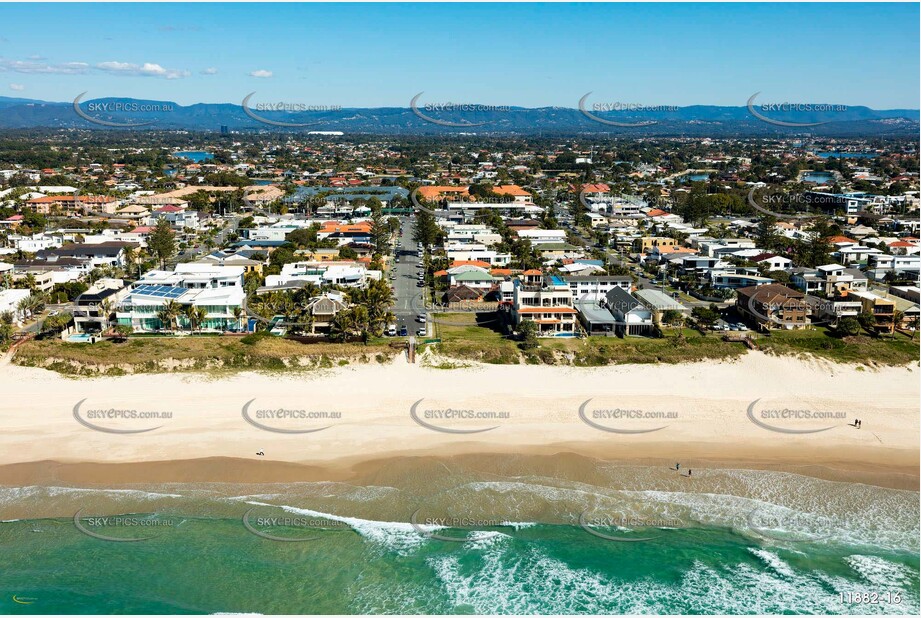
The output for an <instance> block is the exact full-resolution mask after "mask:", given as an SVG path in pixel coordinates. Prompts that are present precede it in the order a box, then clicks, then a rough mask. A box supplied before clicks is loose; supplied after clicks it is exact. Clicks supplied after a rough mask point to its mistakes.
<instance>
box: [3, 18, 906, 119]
mask: <svg viewBox="0 0 921 618" xmlns="http://www.w3.org/2000/svg"><path fill="white" fill-rule="evenodd" d="M919 73H921V71H919V6H918V4H916V3H914V4H912V3H904V4H878V3H877V4H853V3H841V4H796V3H788V4H697V5H694V4H536V5H535V4H531V5H525V4H492V5H485V4H338V5H332V4H308V5H304V4H298V5H294V4H272V5H266V4H263V5H256V4H220V3H215V4H158V5H137V4H118V5H113V4H82V5H80V4H48V5H37V4H15V5H10V4H0V96H8V97H27V98H36V99H44V100H56V101H66V100H72V99H73V98H74V97H75V96H77V95H78V94H80V93H81V92H84V91H88V94H87V97H86V98H97V97H136V98H147V99H157V100H170V101H176V102H178V103H180V104H183V105H186V104H191V103H196V102H207V103H219V102H223V103H236V104H239V102H240V101H241V100H242V99H243V97H244V96H246V95H247V94H248V93H250V92H253V91H256V93H257V95H256V96H255V97H253V102H257V101H266V102H268V101H279V102H281V101H284V102H292V103H303V104H306V105H341V106H343V107H377V106H398V107H407V106H408V105H409V101H410V99H411V98H412V97H413V96H414V95H415V94H416V93H418V92H420V91H425V94H424V95H423V97H422V98H421V99H420V104H423V103H442V102H454V103H484V104H497V105H499V104H508V105H520V106H525V107H540V106H548V105H558V106H565V107H575V106H576V104H577V102H578V100H579V98H580V97H582V95H584V94H586V93H587V92H589V91H593V93H594V94H593V95H592V97H591V99H592V100H594V101H617V102H623V103H636V104H643V105H693V104H710V105H744V104H745V102H746V101H747V99H748V97H749V96H751V95H752V94H753V93H755V92H757V91H761V92H762V95H761V96H760V97H759V99H758V102H759V103H761V102H828V103H839V104H845V105H867V106H870V107H874V108H878V109H882V108H913V109H917V108H918V107H919Z"/></svg>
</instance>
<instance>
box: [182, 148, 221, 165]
mask: <svg viewBox="0 0 921 618" xmlns="http://www.w3.org/2000/svg"><path fill="white" fill-rule="evenodd" d="M173 156H174V157H179V158H180V159H189V160H190V161H193V162H195V163H202V162H204V161H208V160H210V159H213V158H214V155H213V154H212V153H210V152H205V151H204V150H183V151H180V152H174V153H173Z"/></svg>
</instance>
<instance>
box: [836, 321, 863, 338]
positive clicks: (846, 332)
mask: <svg viewBox="0 0 921 618" xmlns="http://www.w3.org/2000/svg"><path fill="white" fill-rule="evenodd" d="M835 331H836V332H837V333H838V334H839V335H841V336H842V337H844V336H849V337H853V336H854V335H856V334H858V333H859V332H860V322H859V321H858V320H857V318H852V317H844V318H841V319H840V320H838V325H837V326H835Z"/></svg>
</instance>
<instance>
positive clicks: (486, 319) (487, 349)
mask: <svg viewBox="0 0 921 618" xmlns="http://www.w3.org/2000/svg"><path fill="white" fill-rule="evenodd" d="M494 316H495V314H494V313H483V314H475V313H436V314H433V317H434V318H435V320H436V321H435V337H437V338H439V339H441V343H440V344H439V349H440V351H441V353H442V354H444V355H446V356H450V357H452V358H460V359H465V360H477V361H481V362H484V363H494V364H499V365H506V364H515V363H518V362H519V350H518V346H517V345H516V343H515V342H514V341H512V340H511V339H507V338H505V337H504V336H503V335H502V333H501V332H500V331H499V322H498V320H496V318H495V317H494Z"/></svg>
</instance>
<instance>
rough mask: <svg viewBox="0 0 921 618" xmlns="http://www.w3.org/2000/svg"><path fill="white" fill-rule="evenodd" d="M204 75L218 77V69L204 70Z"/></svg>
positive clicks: (209, 68) (202, 72)
mask: <svg viewBox="0 0 921 618" xmlns="http://www.w3.org/2000/svg"><path fill="white" fill-rule="evenodd" d="M201 74H202V75H217V69H216V68H214V67H208V68H207V69H202V71H201Z"/></svg>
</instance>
